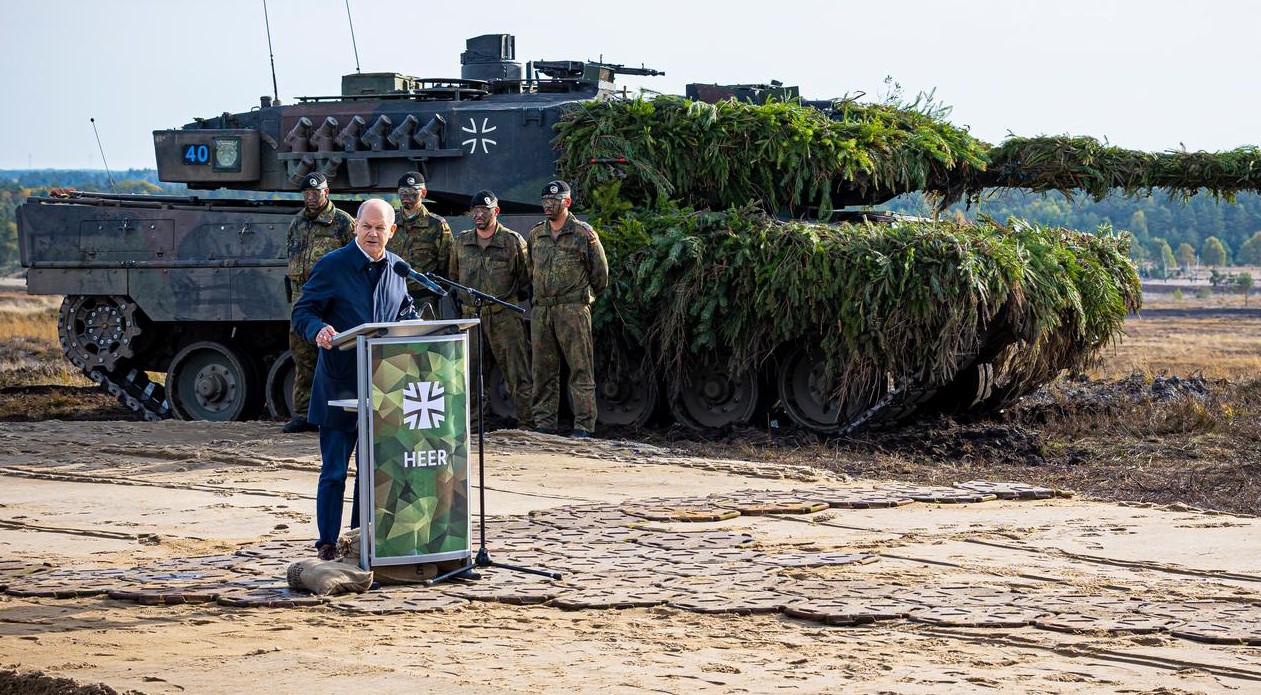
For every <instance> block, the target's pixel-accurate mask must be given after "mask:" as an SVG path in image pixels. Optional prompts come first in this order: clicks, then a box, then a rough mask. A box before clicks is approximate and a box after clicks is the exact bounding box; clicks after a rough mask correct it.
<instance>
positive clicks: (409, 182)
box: [398, 171, 425, 188]
mask: <svg viewBox="0 0 1261 695" xmlns="http://www.w3.org/2000/svg"><path fill="white" fill-rule="evenodd" d="M398 187H399V188H424V187H425V177H424V176H422V175H421V174H420V172H419V171H409V172H407V173H406V174H403V175H402V176H400V177H399V179H398Z"/></svg>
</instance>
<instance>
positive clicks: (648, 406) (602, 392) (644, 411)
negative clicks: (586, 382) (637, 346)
mask: <svg viewBox="0 0 1261 695" xmlns="http://www.w3.org/2000/svg"><path fill="white" fill-rule="evenodd" d="M612 352H613V354H602V353H601V352H600V351H599V350H598V349H597V351H596V356H595V359H596V365H595V402H596V421H597V422H599V423H600V424H601V425H620V426H630V427H643V426H644V425H645V424H647V423H648V420H650V419H651V418H652V415H653V413H655V412H656V410H657V380H656V379H655V378H653V375H652V369H651V368H650V367H649V365H648V361H647V360H646V359H644V358H643V356H642V355H639V354H633V353H630V352H628V351H626V350H622V349H615V350H613V351H612Z"/></svg>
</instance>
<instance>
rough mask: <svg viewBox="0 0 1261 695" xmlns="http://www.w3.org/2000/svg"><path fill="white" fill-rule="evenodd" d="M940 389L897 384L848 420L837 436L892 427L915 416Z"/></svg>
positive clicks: (919, 384) (923, 385)
mask: <svg viewBox="0 0 1261 695" xmlns="http://www.w3.org/2000/svg"><path fill="white" fill-rule="evenodd" d="M939 388H940V387H938V386H928V385H926V384H923V383H908V384H897V385H895V386H894V387H893V388H891V389H889V390H888V391H885V393H884V395H883V396H881V397H880V398H879V399H877V400H876V402H875V403H874V404H872V406H871V407H870V408H868V409H867V410H864V411H863V412H862V413H860V414H859V415H858V417H855V418H854V419H853V420H850V422H849V424H848V425H846V426H845V427H844V429H842V430H841V431H840V432H839V433H838V434H839V435H840V436H842V437H847V436H849V435H851V434H854V433H856V432H859V431H862V430H865V429H872V430H874V429H881V428H883V427H892V426H894V425H896V424H898V423H900V422H902V421H904V420H906V419H907V418H909V417H911V416H912V415H914V414H915V412H916V411H917V410H919V409H920V407H921V406H922V405H923V404H924V403H926V402H928V401H929V399H931V398H932V397H933V396H935V395H936V394H937V391H938V389H939Z"/></svg>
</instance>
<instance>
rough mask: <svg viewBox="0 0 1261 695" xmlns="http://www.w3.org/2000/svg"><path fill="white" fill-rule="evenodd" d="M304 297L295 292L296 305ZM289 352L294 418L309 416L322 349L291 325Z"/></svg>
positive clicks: (290, 308) (299, 291) (291, 307)
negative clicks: (312, 387)
mask: <svg viewBox="0 0 1261 695" xmlns="http://www.w3.org/2000/svg"><path fill="white" fill-rule="evenodd" d="M300 297H302V290H294V291H293V301H294V303H295V304H296V303H297V302H298V299H299V298H300ZM289 311H290V313H292V312H293V306H292V305H290V307H289ZM289 352H290V354H292V355H293V412H292V413H291V414H290V415H291V417H292V416H301V417H303V418H305V417H306V416H307V409H308V408H310V406H311V382H313V381H315V362H316V360H318V359H319V356H320V349H319V348H318V347H316V346H315V344H314V343H308V342H307V341H305V340H303V339H302V336H300V335H298V334H297V333H295V332H294V330H293V324H292V323H290V324H289Z"/></svg>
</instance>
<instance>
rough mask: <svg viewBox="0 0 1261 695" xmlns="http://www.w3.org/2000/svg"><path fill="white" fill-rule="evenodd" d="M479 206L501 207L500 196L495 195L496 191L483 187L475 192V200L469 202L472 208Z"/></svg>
mask: <svg viewBox="0 0 1261 695" xmlns="http://www.w3.org/2000/svg"><path fill="white" fill-rule="evenodd" d="M478 206H481V207H488V208H497V207H499V197H498V196H496V195H495V192H494V191H488V190H485V189H482V190H480V191H478V192H476V193H474V194H473V200H472V201H471V202H470V203H469V207H471V208H475V207H478Z"/></svg>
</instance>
